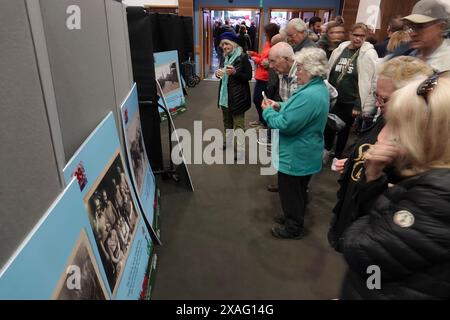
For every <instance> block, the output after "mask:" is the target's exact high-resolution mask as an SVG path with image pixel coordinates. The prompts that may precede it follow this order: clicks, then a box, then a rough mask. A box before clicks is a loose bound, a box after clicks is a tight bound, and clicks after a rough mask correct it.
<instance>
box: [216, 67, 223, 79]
mask: <svg viewBox="0 0 450 320" xmlns="http://www.w3.org/2000/svg"><path fill="white" fill-rule="evenodd" d="M214 74H215V75H216V78H219V79H221V78H222V77H223V70H222V69H217V70H216V72H215V73H214Z"/></svg>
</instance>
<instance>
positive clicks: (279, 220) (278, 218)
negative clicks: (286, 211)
mask: <svg viewBox="0 0 450 320" xmlns="http://www.w3.org/2000/svg"><path fill="white" fill-rule="evenodd" d="M273 221H275V222H276V223H278V224H284V223H285V222H286V218H285V217H283V216H275V217H273Z"/></svg>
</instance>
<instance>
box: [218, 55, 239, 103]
mask: <svg viewBox="0 0 450 320" xmlns="http://www.w3.org/2000/svg"><path fill="white" fill-rule="evenodd" d="M241 54H242V49H241V47H237V48H236V49H235V50H234V51H233V53H232V54H231V56H226V58H225V62H224V64H223V68H224V70H226V67H227V66H231V65H233V63H234V61H236V59H237V58H238V57H240V56H241ZM229 77H230V76H229V75H228V74H227V73H225V72H224V74H223V76H222V84H221V87H220V96H219V105H220V106H221V107H225V108H228V80H229Z"/></svg>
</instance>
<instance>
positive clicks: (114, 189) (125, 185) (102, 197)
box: [84, 150, 139, 294]
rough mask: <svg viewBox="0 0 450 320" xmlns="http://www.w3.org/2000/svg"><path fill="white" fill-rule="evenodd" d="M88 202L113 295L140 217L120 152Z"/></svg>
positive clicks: (96, 185)
mask: <svg viewBox="0 0 450 320" xmlns="http://www.w3.org/2000/svg"><path fill="white" fill-rule="evenodd" d="M107 168H108V169H107V171H106V172H105V173H104V175H103V176H101V178H100V179H99V181H98V184H94V186H93V188H92V189H91V190H90V192H89V193H88V194H87V196H86V197H85V199H84V203H85V205H86V207H87V211H88V213H89V221H90V223H91V226H92V229H93V232H94V235H95V239H96V243H97V247H98V250H99V252H100V257H101V259H102V262H103V266H104V268H105V272H106V276H107V278H108V283H109V286H110V288H111V291H112V292H113V294H115V289H116V288H117V287H118V286H117V285H118V283H119V281H120V277H121V275H122V272H123V269H124V267H125V264H126V261H127V257H128V252H129V249H130V247H131V244H132V242H133V239H134V235H135V231H136V226H137V223H138V220H139V214H138V212H137V209H136V205H135V203H134V201H133V198H132V196H131V189H130V184H129V182H128V181H129V180H128V178H127V176H126V174H125V171H124V167H123V164H122V160H121V157H120V153H119V150H117V153H116V154H115V156H114V157H113V158H112V160H111V162H110V165H109V166H107Z"/></svg>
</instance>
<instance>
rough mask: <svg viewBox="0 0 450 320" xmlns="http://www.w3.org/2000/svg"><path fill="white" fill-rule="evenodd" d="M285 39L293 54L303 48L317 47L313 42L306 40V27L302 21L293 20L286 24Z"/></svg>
mask: <svg viewBox="0 0 450 320" xmlns="http://www.w3.org/2000/svg"><path fill="white" fill-rule="evenodd" d="M286 39H287V43H289V44H290V45H291V46H292V48H293V49H294V52H299V51H300V50H302V49H303V48H308V47H314V48H315V47H317V46H316V44H315V43H314V41H312V40H310V39H309V38H308V27H307V26H306V23H305V22H303V20H302V19H299V18H295V19H292V20H291V21H289V22H288V24H287V26H286Z"/></svg>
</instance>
